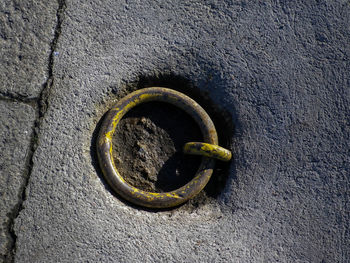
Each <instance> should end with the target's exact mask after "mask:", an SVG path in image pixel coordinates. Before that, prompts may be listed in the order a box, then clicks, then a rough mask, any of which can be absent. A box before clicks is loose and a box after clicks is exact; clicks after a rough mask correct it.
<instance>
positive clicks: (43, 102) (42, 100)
mask: <svg viewBox="0 0 350 263" xmlns="http://www.w3.org/2000/svg"><path fill="white" fill-rule="evenodd" d="M57 1H58V9H57V12H56V18H57V23H56V28H55V34H54V38H53V39H52V41H51V43H50V48H51V52H50V56H49V62H48V78H47V81H46V82H45V83H44V85H43V88H42V90H41V92H40V96H39V98H33V99H31V98H26V97H24V96H21V95H18V96H14V95H12V94H0V100H8V101H13V102H23V103H28V104H30V105H32V106H34V107H35V108H36V110H37V112H36V120H35V122H34V125H33V132H32V137H31V143H30V149H29V154H28V157H27V160H26V166H25V167H26V170H25V175H24V177H25V181H24V183H23V185H22V186H21V189H20V196H19V201H18V203H17V204H16V205H15V207H14V208H13V210H12V215H11V218H10V223H9V226H8V229H9V233H10V237H11V239H12V245H11V247H10V248H9V250H8V253H7V255H5V258H4V262H5V263H6V262H14V259H15V254H16V248H17V247H16V244H17V235H16V233H15V231H14V224H15V220H16V218H17V217H18V216H19V214H20V212H21V211H22V210H23V209H24V205H23V203H24V201H25V200H26V199H27V195H26V189H27V186H28V184H29V180H30V177H31V174H32V170H33V165H34V162H33V157H34V154H35V151H36V149H37V147H38V145H39V140H40V126H41V123H42V121H43V118H44V116H45V114H46V112H47V109H48V106H49V97H50V93H51V89H52V87H53V85H54V76H53V69H54V53H55V50H56V48H57V43H58V39H59V37H60V35H61V30H62V22H63V17H64V12H65V10H66V0H57Z"/></svg>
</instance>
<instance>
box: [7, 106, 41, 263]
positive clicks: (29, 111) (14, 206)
mask: <svg viewBox="0 0 350 263" xmlns="http://www.w3.org/2000/svg"><path fill="white" fill-rule="evenodd" d="M0 113H1V115H0V211H1V212H0V261H2V260H4V258H5V256H6V255H7V252H8V250H9V249H10V248H11V247H12V245H13V242H14V238H13V236H12V234H11V230H10V228H11V227H12V226H11V223H13V222H12V218H13V217H14V216H15V215H16V213H17V210H18V202H19V200H21V199H22V190H23V187H24V185H25V181H26V178H27V174H28V169H27V167H28V162H29V158H28V157H29V156H30V154H29V153H30V150H31V149H30V143H31V140H32V135H33V127H34V120H35V118H36V112H35V109H34V108H33V107H31V106H29V105H26V104H22V103H15V102H9V101H0Z"/></svg>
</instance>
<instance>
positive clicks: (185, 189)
mask: <svg viewBox="0 0 350 263" xmlns="http://www.w3.org/2000/svg"><path fill="white" fill-rule="evenodd" d="M150 101H160V102H167V103H170V104H172V105H175V106H177V107H179V108H181V109H182V110H184V111H185V112H187V113H188V114H189V115H190V116H192V118H193V119H194V120H195V121H196V123H197V124H198V125H199V127H200V130H201V132H202V135H203V139H204V143H202V142H189V143H186V144H185V146H184V152H185V153H187V154H196V155H202V156H203V158H202V162H201V164H200V166H199V168H198V171H197V173H196V175H195V177H194V178H193V179H192V180H191V181H190V182H189V183H187V184H186V185H184V186H182V187H181V188H178V189H176V190H174V191H171V192H166V193H153V192H146V191H143V190H141V189H138V188H136V187H133V186H131V185H130V184H128V183H127V182H126V181H125V180H124V178H123V177H122V176H121V175H120V174H119V172H118V170H117V167H116V166H115V164H114V160H113V155H112V136H113V133H114V131H115V129H116V126H117V124H118V123H119V121H120V120H121V119H122V117H123V116H124V115H125V114H126V113H127V112H128V111H129V110H130V109H132V108H133V107H135V106H137V105H139V104H141V103H145V102H150ZM217 144H218V136H217V133H216V129H215V127H214V124H213V122H212V120H211V119H210V117H209V115H208V114H207V113H206V112H205V110H204V109H203V108H202V107H201V106H200V105H199V104H198V103H197V102H195V101H194V100H192V99H191V98H189V97H187V96H186V95H184V94H182V93H180V92H177V91H174V90H171V89H167V88H161V87H152V88H145V89H140V90H137V91H135V92H132V93H130V94H129V95H127V96H126V97H124V98H122V99H121V100H120V101H118V102H117V104H115V105H114V106H113V108H111V109H110V110H109V111H108V113H107V114H106V117H105V119H104V120H103V122H102V125H101V129H100V131H99V135H98V140H97V155H98V160H99V163H100V166H101V169H102V171H103V174H104V176H105V178H106V180H107V182H108V184H109V185H110V186H111V187H112V189H113V190H114V191H115V192H117V193H118V194H119V195H120V196H122V197H123V198H125V199H126V200H128V201H130V202H132V203H134V204H136V205H140V206H145V207H149V208H168V207H173V206H177V205H180V204H182V203H184V202H186V201H187V200H189V199H191V198H192V197H194V196H195V195H196V194H198V193H199V192H200V191H201V190H202V189H203V188H204V186H205V185H206V184H207V183H208V181H209V179H210V177H211V175H212V173H213V169H214V165H215V160H214V159H213V158H216V159H220V160H224V161H229V160H230V159H231V156H232V155H231V152H230V151H229V150H227V149H224V148H222V147H220V146H218V145H217Z"/></svg>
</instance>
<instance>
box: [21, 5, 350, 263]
mask: <svg viewBox="0 0 350 263" xmlns="http://www.w3.org/2000/svg"><path fill="white" fill-rule="evenodd" d="M63 7H66V8H65V9H64V10H63ZM60 8H61V11H64V12H58V13H59V14H60V16H59V18H60V19H58V23H62V24H59V28H60V29H61V30H60V34H56V37H57V40H58V42H57V47H56V51H57V52H59V53H57V54H58V55H57V56H54V57H53V60H52V62H53V64H52V65H53V67H52V79H53V80H54V82H53V86H52V87H51V88H50V89H48V90H47V93H46V96H47V97H46V98H47V100H46V101H47V111H45V112H42V118H41V122H40V126H39V131H38V137H39V139H40V143H39V144H38V147H37V149H36V151H35V153H34V156H33V160H32V162H33V165H32V172H31V175H30V179H29V183H28V187H27V189H26V200H25V202H24V206H23V209H22V210H21V212H20V214H19V216H18V217H17V219H16V221H15V235H16V237H17V239H16V249H15V261H16V262H349V260H350V249H349V247H350V241H349V240H350V231H349V229H350V227H349V220H350V213H349V212H350V203H349V201H350V200H349V199H350V198H349V197H350V192H349V191H350V182H349V171H350V162H349V161H350V154H349V153H350V152H349V149H350V145H349V144H350V140H349V137H350V117H349V116H350V109H349V103H350V90H349V87H350V73H349V72H350V70H349V69H350V65H349V61H350V46H349V43H350V30H349V27H350V4H349V1H331V0H328V1H322V0H320V1H312V0H310V1H244V0H243V1H214V0H213V1H181V2H180V1H153V0H152V1H151V0H149V1H112V0H106V1H93V0H91V1H82V0H80V1H79V0H76V1H68V0H67V1H66V2H64V3H63V2H60ZM186 81H187V82H188V83H189V84H188V86H186V87H187V88H186V91H187V92H188V93H191V92H192V91H194V90H196V91H198V90H199V91H200V93H201V94H205V96H206V97H209V98H210V99H211V100H212V102H213V103H214V104H215V105H217V107H218V108H219V109H220V110H221V111H223V112H228V113H229V114H230V115H231V116H232V123H233V125H234V127H235V128H234V132H231V131H230V129H227V130H225V133H228V134H227V136H228V137H230V138H231V139H232V144H231V149H232V151H233V155H234V159H233V161H232V162H231V164H230V166H229V170H228V177H227V178H226V179H225V186H224V187H223V188H222V189H221V190H220V192H219V193H218V194H217V195H214V196H211V197H208V198H204V199H201V198H202V197H200V196H199V197H197V199H195V200H194V201H191V202H189V203H187V204H185V205H183V206H180V207H178V208H175V209H172V210H167V211H150V210H145V209H140V208H138V207H134V206H132V205H130V204H128V203H127V202H124V201H123V200H122V199H120V198H119V197H118V195H116V194H114V193H113V192H112V191H111V190H110V188H109V187H108V186H107V185H106V183H105V181H104V180H103V176H102V175H101V172H100V170H99V168H98V164H97V162H96V156H95V153H94V152H95V151H94V150H95V149H94V142H95V137H96V132H97V131H98V123H99V121H100V120H101V118H102V117H103V114H104V113H105V112H106V110H107V109H108V108H109V107H111V105H113V102H114V101H115V100H117V99H118V98H120V97H121V96H122V95H123V94H126V92H129V91H131V90H134V89H136V88H141V87H144V86H147V85H158V86H160V85H163V86H172V85H175V84H179V83H184V82H186ZM187 82H186V83H187ZM203 106H205V105H203ZM145 117H147V116H145ZM196 200H197V201H196ZM198 200H201V201H198Z"/></svg>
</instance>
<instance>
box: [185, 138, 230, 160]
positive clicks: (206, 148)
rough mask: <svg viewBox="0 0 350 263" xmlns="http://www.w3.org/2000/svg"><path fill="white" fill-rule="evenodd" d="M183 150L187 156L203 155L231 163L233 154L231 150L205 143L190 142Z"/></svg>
mask: <svg viewBox="0 0 350 263" xmlns="http://www.w3.org/2000/svg"><path fill="white" fill-rule="evenodd" d="M183 150H184V153H186V154H194V155H202V156H206V157H210V158H215V159H218V160H221V161H225V162H228V161H230V160H231V158H232V153H231V152H230V151H229V150H227V149H225V148H223V147H220V146H218V145H214V144H209V143H204V142H188V143H186V144H185V146H184V149H183Z"/></svg>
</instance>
